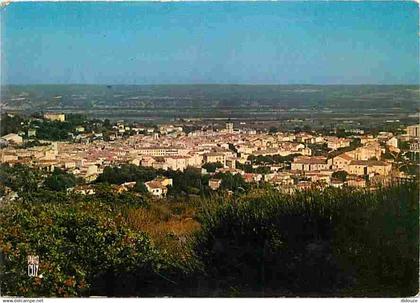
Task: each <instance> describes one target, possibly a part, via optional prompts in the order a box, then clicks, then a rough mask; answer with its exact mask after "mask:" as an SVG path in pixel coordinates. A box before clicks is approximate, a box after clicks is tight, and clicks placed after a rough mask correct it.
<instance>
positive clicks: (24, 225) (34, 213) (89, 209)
mask: <svg viewBox="0 0 420 303" xmlns="http://www.w3.org/2000/svg"><path fill="white" fill-rule="evenodd" d="M0 217H1V222H2V225H1V227H0V247H1V252H2V258H3V263H2V268H1V272H2V279H1V288H2V291H3V294H4V295H10V296H81V295H92V294H95V293H99V294H102V295H103V294H104V293H105V294H111V295H112V294H114V295H115V293H119V292H120V293H121V292H123V288H124V286H125V287H129V286H130V285H128V286H127V285H123V283H128V284H130V283H131V284H132V285H131V287H133V288H135V289H136V291H137V292H141V290H142V288H145V287H149V286H148V283H149V282H150V281H153V280H156V279H157V278H159V279H161V278H160V277H159V276H158V275H157V273H158V270H159V267H160V266H162V265H161V261H160V260H161V258H160V256H159V253H158V251H157V250H156V249H155V248H154V247H153V245H152V244H151V242H150V240H149V238H148V237H147V236H146V235H145V234H144V233H141V232H137V233H135V232H133V231H131V230H129V229H127V228H125V227H123V226H121V224H119V219H118V217H116V218H114V217H113V215H112V214H111V213H110V211H109V210H107V209H106V208H105V207H103V206H102V205H100V204H85V203H78V204H76V205H71V206H69V205H67V206H66V205H59V204H49V205H46V204H38V205H36V206H34V205H32V204H26V203H22V204H18V203H12V204H9V205H7V206H6V207H5V208H3V209H2V211H1V213H0ZM28 255H38V256H39V259H40V268H39V274H40V275H42V277H41V276H40V277H36V278H33V277H28V275H27V271H26V269H27V260H26V258H27V256H28ZM128 277H130V278H129V279H128Z"/></svg>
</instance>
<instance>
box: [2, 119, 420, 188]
mask: <svg viewBox="0 0 420 303" xmlns="http://www.w3.org/2000/svg"><path fill="white" fill-rule="evenodd" d="M48 118H49V119H53V120H60V121H61V119H63V117H62V116H60V115H57V116H53V117H48ZM116 127H117V128H118V129H121V130H125V129H126V127H125V126H124V124H123V123H122V124H121V123H120V124H119V125H117V126H116ZM418 136H419V125H415V126H410V127H409V128H407V133H406V134H405V135H400V136H395V135H394V134H392V133H387V132H382V133H380V134H379V135H378V136H375V137H374V136H367V135H361V134H357V135H354V136H352V138H338V137H335V136H323V135H314V134H310V133H304V132H301V133H282V132H278V133H274V134H270V133H264V132H262V133H257V132H255V131H252V130H246V131H242V130H236V129H234V128H233V123H230V122H228V123H226V127H225V129H222V130H198V131H193V132H190V133H188V134H187V133H185V132H183V129H182V127H180V126H173V125H161V126H160V127H159V131H156V130H153V129H152V130H151V131H150V132H149V131H148V132H146V133H143V134H135V135H132V136H129V137H128V138H116V139H115V140H112V141H103V140H97V141H92V142H88V143H87V142H78V143H76V142H50V144H49V145H43V146H34V147H30V148H25V149H21V148H18V145H19V144H21V143H22V138H21V137H20V136H19V135H17V134H8V135H6V136H4V137H3V138H2V139H3V140H6V141H8V142H9V143H10V145H9V146H7V147H6V148H2V149H1V155H0V162H1V163H8V164H10V165H14V164H17V163H21V164H26V165H29V166H33V167H39V168H42V169H45V170H48V171H52V170H54V168H56V167H59V168H61V169H64V170H66V171H68V172H71V173H73V174H74V175H76V176H79V177H82V178H84V179H85V180H87V181H93V180H95V179H96V178H97V176H98V175H99V174H101V173H102V171H103V169H104V168H105V167H106V166H118V165H121V164H124V163H128V164H134V165H138V166H145V167H152V168H155V169H163V170H180V171H184V170H185V169H186V168H187V167H196V168H202V166H203V165H204V164H206V163H221V167H220V168H218V169H217V170H216V173H218V172H222V173H232V174H241V175H242V177H243V178H244V180H245V181H246V182H259V181H265V182H269V183H272V184H273V185H275V186H278V187H279V188H294V189H296V188H306V187H310V186H313V185H314V184H317V185H320V184H323V185H328V186H335V187H341V186H344V185H349V186H360V187H364V186H366V180H378V182H379V181H380V182H385V181H384V180H388V179H389V178H391V177H392V176H395V175H398V174H399V172H398V171H397V170H396V169H395V165H394V163H393V162H394V161H393V159H384V157H383V155H384V153H385V152H386V151H390V152H394V153H396V154H397V153H398V152H399V148H398V142H399V141H400V140H404V141H409V142H411V144H412V145H413V144H415V143H416V142H417V143H416V144H417V146H414V145H413V146H414V147H417V151H418V147H419V146H418V142H419V141H418V138H419V137H418ZM355 138H358V139H359V141H360V145H359V146H358V147H355V148H350V147H351V143H352V141H353V140H354V139H355ZM312 144H318V145H324V146H325V145H326V146H327V147H328V149H329V150H330V151H331V152H333V153H331V155H328V156H313V155H312V154H313V152H312V150H311V148H309V147H308V145H312ZM410 146H411V145H410ZM340 149H343V150H345V151H343V152H340ZM273 155H280V156H288V155H293V156H294V159H293V161H292V162H291V164H287V163H286V164H285V163H275V164H270V165H266V166H268V167H269V168H270V170H269V172H268V173H264V174H259V173H246V172H244V171H243V170H241V169H239V168H238V167H237V166H238V165H237V164H238V163H240V164H251V165H253V167H254V168H257V167H258V166H259V165H255V164H254V163H252V161H250V156H254V157H255V156H273ZM337 171H344V172H346V173H347V175H348V178H347V180H346V181H343V180H338V179H336V178H334V177H333V174H334V172H337ZM202 172H203V173H207V172H206V171H205V169H203V170H202ZM220 184H221V181H220V180H218V179H215V178H211V179H210V182H209V186H210V187H211V188H212V189H215V190H216V189H217V188H218V187H219V186H220ZM168 185H170V181H165V182H162V180H153V181H150V182H148V183H146V187H147V189H148V190H149V191H150V192H151V193H152V194H155V195H156V196H164V195H165V194H166V191H165V188H166V187H167V186H168Z"/></svg>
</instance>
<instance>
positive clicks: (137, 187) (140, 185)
mask: <svg viewBox="0 0 420 303" xmlns="http://www.w3.org/2000/svg"><path fill="white" fill-rule="evenodd" d="M133 190H134V191H135V192H138V193H142V194H147V193H148V192H149V191H148V190H147V187H146V185H144V182H140V181H137V182H136V185H134V188H133Z"/></svg>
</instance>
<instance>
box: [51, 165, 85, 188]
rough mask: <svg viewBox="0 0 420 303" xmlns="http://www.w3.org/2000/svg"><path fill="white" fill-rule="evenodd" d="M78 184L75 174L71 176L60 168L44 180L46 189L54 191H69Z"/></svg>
mask: <svg viewBox="0 0 420 303" xmlns="http://www.w3.org/2000/svg"><path fill="white" fill-rule="evenodd" d="M76 184H77V179H76V177H75V176H74V175H73V174H69V173H67V172H65V171H63V170H61V169H59V168H56V169H54V172H53V173H52V174H51V175H50V176H48V177H47V178H46V179H45V180H44V187H45V188H47V189H49V190H54V191H63V190H67V189H68V188H71V187H74V186H75V185H76Z"/></svg>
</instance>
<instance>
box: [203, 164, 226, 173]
mask: <svg viewBox="0 0 420 303" xmlns="http://www.w3.org/2000/svg"><path fill="white" fill-rule="evenodd" d="M222 167H223V164H222V163H220V162H209V163H205V164H204V165H203V166H202V168H204V169H206V170H207V171H208V172H209V173H214V172H215V171H216V169H218V168H222Z"/></svg>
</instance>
